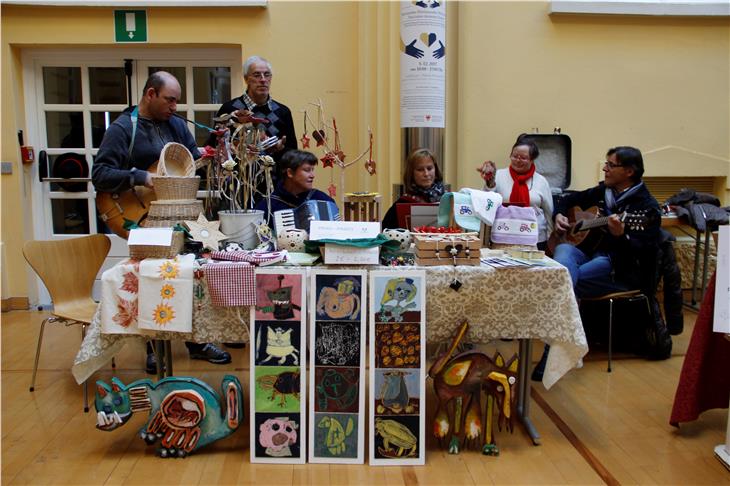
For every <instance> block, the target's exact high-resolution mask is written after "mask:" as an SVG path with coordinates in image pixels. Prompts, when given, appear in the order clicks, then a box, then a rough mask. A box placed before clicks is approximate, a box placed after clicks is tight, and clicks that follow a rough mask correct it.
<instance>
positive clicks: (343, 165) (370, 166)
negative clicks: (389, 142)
mask: <svg viewBox="0 0 730 486" xmlns="http://www.w3.org/2000/svg"><path fill="white" fill-rule="evenodd" d="M309 104H310V105H312V106H314V107H316V108H317V122H316V123H315V122H314V121H313V120H312V118H311V117H310V116H309V113H308V112H307V110H306V109H305V110H303V113H304V135H302V138H300V139H299V140H300V141H301V142H302V148H305V149H306V148H309V143H310V142H311V140H312V139H310V138H309V136H308V132H309V130H308V129H307V123H309V125H311V126H313V127H314V130H313V131H312V138H313V139H314V140H315V142H316V143H317V147H323V150H324V156H323V157H322V158H320V159H319V160H321V161H322V167H331V168H333V169H334V166H337V167H339V169H340V186H339V187H340V201H339V203H340V207H344V204H345V169H347V168H348V167H351V166H352V165H354V164H356V163H357V162H359V161H360V160H362V159H363V158H364V157H365V156H366V155H367V156H368V158H367V160H366V161H365V170H367V171H368V173H369V174H370V175H374V174H375V166H376V164H375V161H374V160H373V132H372V130H371V129H370V127H368V135H369V143H368V148H366V149H365V150H364V151H363V152H362V153H361V154H360V155H358V156H357V157H355V159H353V160H352V161H350V162H345V157H346V155H345V152H344V151H343V150H342V146H341V144H340V132H339V130H338V128H337V121H336V120H335V118H334V117H332V125H331V126H329V125H325V122H324V120H325V115H324V106H323V104H322V100H321V99H319V100H318V101H317V103H309ZM328 132H329V133H330V134H331V135H332V136H331V137H329V136H328ZM329 140H332V141H333V145H330V144H329ZM334 180H335V175H334V170H333V171H332V172H331V173H330V185H329V187H328V188H327V192H329V195H330V197H332V198H333V199H334V198H336V197H337V186H336V185H335V183H334Z"/></svg>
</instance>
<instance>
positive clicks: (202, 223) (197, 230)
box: [185, 214, 226, 251]
mask: <svg viewBox="0 0 730 486" xmlns="http://www.w3.org/2000/svg"><path fill="white" fill-rule="evenodd" d="M220 225H221V222H220V221H208V220H207V219H206V218H205V216H203V215H202V214H201V215H200V216H198V220H197V221H185V226H187V227H188V229H190V235H191V237H192V239H193V241H200V242H201V243H203V248H210V249H211V250H214V251H217V250H218V245H219V243H220V241H221V240H225V239H226V235H224V234H223V233H221V232H220V231H219V229H218V228H219V227H220Z"/></svg>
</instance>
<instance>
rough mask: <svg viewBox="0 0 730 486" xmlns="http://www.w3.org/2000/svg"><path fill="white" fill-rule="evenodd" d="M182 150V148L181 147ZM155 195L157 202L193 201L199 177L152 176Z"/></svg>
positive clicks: (196, 192) (198, 184)
mask: <svg viewBox="0 0 730 486" xmlns="http://www.w3.org/2000/svg"><path fill="white" fill-rule="evenodd" d="M183 148H184V147H183ZM185 150H187V149H185ZM152 184H153V185H154V187H155V195H156V196H157V199H158V200H168V199H175V200H180V199H184V200H191V199H195V196H196V195H197V194H198V187H199V186H200V176H195V177H179V176H159V175H158V176H152Z"/></svg>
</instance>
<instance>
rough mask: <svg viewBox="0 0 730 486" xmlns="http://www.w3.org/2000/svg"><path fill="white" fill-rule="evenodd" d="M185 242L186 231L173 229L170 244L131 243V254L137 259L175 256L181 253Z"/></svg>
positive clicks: (131, 256)
mask: <svg viewBox="0 0 730 486" xmlns="http://www.w3.org/2000/svg"><path fill="white" fill-rule="evenodd" d="M184 244H185V233H183V232H182V231H173V232H172V243H170V246H157V245H129V256H130V258H134V259H135V260H142V259H143V258H173V257H175V256H176V255H179V254H180V252H181V251H182V249H183V246H184Z"/></svg>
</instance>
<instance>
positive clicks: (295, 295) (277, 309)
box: [254, 268, 305, 321]
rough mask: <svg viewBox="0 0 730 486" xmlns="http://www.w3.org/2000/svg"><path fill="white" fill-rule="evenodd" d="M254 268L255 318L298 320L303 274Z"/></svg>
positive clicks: (302, 293) (301, 299)
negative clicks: (270, 271)
mask: <svg viewBox="0 0 730 486" xmlns="http://www.w3.org/2000/svg"><path fill="white" fill-rule="evenodd" d="M264 270H266V271H268V270H270V269H263V268H262V269H258V270H256V313H255V315H254V318H255V320H276V321H287V320H291V321H299V320H301V309H302V303H303V301H304V295H305V294H304V292H302V289H303V285H304V277H303V275H298V274H296V273H294V274H288V273H282V272H281V271H280V270H276V273H262V272H263V271H264Z"/></svg>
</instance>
